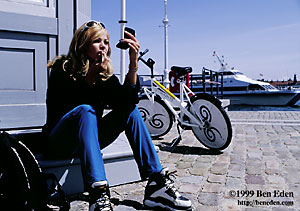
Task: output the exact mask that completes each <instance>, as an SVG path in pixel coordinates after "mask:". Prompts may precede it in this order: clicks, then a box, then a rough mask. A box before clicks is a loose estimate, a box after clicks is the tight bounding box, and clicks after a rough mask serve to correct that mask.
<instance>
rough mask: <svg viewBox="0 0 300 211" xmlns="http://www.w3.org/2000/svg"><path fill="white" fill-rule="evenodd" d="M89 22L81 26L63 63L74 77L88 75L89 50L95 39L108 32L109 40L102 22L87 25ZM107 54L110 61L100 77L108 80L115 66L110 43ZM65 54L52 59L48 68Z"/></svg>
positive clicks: (64, 68)
mask: <svg viewBox="0 0 300 211" xmlns="http://www.w3.org/2000/svg"><path fill="white" fill-rule="evenodd" d="M86 24H87V23H84V24H83V25H82V26H81V27H80V28H78V29H77V30H76V31H75V33H74V36H73V39H72V41H71V44H70V47H69V52H68V55H67V59H66V60H65V61H64V63H63V67H62V68H63V70H64V71H66V72H69V74H70V76H71V77H72V78H74V79H77V78H78V77H82V76H86V75H87V73H88V70H89V67H90V62H89V59H88V57H87V50H88V48H89V46H90V45H91V44H92V43H93V41H94V40H96V39H98V38H99V37H100V35H102V34H103V33H106V35H107V39H108V41H109V34H108V31H107V30H106V29H105V28H104V27H103V26H102V25H101V24H93V25H92V26H90V27H87V25H86ZM107 56H108V58H109V62H108V65H107V69H106V70H105V71H102V72H100V73H99V74H100V77H101V79H102V80H107V79H108V78H109V77H110V76H112V75H113V68H112V64H111V60H110V56H111V47H110V43H109V46H108V52H107ZM63 57H64V56H58V57H56V58H54V59H53V60H52V61H50V62H49V63H48V65H47V68H48V69H50V68H51V67H52V66H53V65H54V63H55V62H56V60H58V59H61V58H63Z"/></svg>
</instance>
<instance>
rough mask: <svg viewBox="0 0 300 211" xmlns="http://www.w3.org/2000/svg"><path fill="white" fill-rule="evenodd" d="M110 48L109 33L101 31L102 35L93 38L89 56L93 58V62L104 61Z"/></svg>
mask: <svg viewBox="0 0 300 211" xmlns="http://www.w3.org/2000/svg"><path fill="white" fill-rule="evenodd" d="M108 49H109V40H108V36H107V33H101V34H100V36H99V37H98V38H97V39H95V40H93V41H92V43H91V44H90V46H89V47H88V52H87V55H88V58H89V59H90V60H91V62H94V61H98V62H99V61H100V62H101V61H104V59H107V52H108Z"/></svg>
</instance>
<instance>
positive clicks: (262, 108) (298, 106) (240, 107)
mask: <svg viewBox="0 0 300 211" xmlns="http://www.w3.org/2000/svg"><path fill="white" fill-rule="evenodd" d="M228 110H229V111H300V100H299V101H298V102H297V103H296V104H295V105H294V106H250V105H229V107H228Z"/></svg>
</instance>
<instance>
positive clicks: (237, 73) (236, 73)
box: [234, 72, 244, 75]
mask: <svg viewBox="0 0 300 211" xmlns="http://www.w3.org/2000/svg"><path fill="white" fill-rule="evenodd" d="M234 74H235V75H244V74H243V73H241V72H234Z"/></svg>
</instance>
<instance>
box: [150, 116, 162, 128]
mask: <svg viewBox="0 0 300 211" xmlns="http://www.w3.org/2000/svg"><path fill="white" fill-rule="evenodd" d="M158 116H163V115H162V114H155V115H154V116H153V118H152V121H150V122H149V124H150V125H151V126H152V127H154V128H156V129H161V128H162V127H163V126H164V122H163V121H162V120H161V119H159V118H157V117H158Z"/></svg>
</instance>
